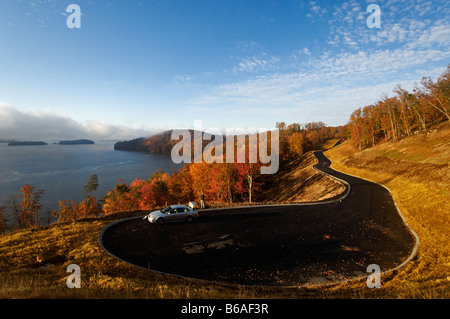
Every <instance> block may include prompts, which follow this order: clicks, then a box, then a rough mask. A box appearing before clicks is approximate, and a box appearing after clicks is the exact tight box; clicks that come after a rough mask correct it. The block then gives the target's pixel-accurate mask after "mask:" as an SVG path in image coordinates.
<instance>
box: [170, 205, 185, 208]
mask: <svg viewBox="0 0 450 319" xmlns="http://www.w3.org/2000/svg"><path fill="white" fill-rule="evenodd" d="M170 207H171V208H189V207H188V206H186V205H170Z"/></svg>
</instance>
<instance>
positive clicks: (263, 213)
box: [100, 152, 417, 286]
mask: <svg viewBox="0 0 450 319" xmlns="http://www.w3.org/2000/svg"><path fill="white" fill-rule="evenodd" d="M314 154H315V156H316V157H317V158H318V160H319V162H318V164H317V165H316V166H315V167H316V169H318V170H321V171H322V172H324V173H326V174H330V175H332V176H335V177H337V178H339V179H341V180H344V181H345V182H347V183H348V184H349V185H350V188H348V189H347V190H348V192H347V193H346V195H345V199H342V200H337V201H334V202H323V203H313V204H293V205H272V206H256V207H243V208H230V209H211V210H204V211H201V212H200V218H199V219H198V221H196V222H194V223H193V224H187V223H172V224H165V225H162V226H159V225H153V224H150V223H149V222H148V221H146V220H143V219H142V218H134V219H128V220H124V221H120V222H117V223H114V224H112V225H109V226H107V227H106V228H105V229H104V230H103V231H102V233H101V235H100V243H101V245H102V246H103V248H104V249H105V250H106V251H107V252H109V253H110V254H112V255H114V256H116V257H118V258H120V259H122V260H124V261H127V262H129V263H132V264H135V265H137V266H140V267H144V268H148V269H151V270H153V271H158V272H163V273H169V274H173V275H178V276H183V277H189V278H197V279H205V280H210V281H219V282H226V283H237V284H246V285H267V286H302V285H305V284H322V283H330V282H336V281H342V280H347V279H352V278H355V277H363V276H368V273H367V272H366V269H367V266H369V265H370V264H377V265H379V266H380V268H381V271H382V272H385V271H387V270H390V269H392V268H396V267H398V266H399V265H401V264H402V263H403V262H405V260H407V259H408V258H410V257H411V256H412V255H413V253H414V252H415V250H416V248H417V247H416V241H417V239H416V237H415V235H413V234H412V233H411V231H410V230H409V229H408V227H407V226H406V225H405V224H404V222H403V220H402V218H401V217H400V215H399V213H398V211H397V209H396V206H395V203H394V202H393V199H392V197H391V195H390V193H389V191H388V190H387V189H386V188H384V187H382V186H381V185H378V184H375V183H371V182H369V181H366V180H362V179H360V178H357V177H353V176H349V175H346V174H343V173H340V172H337V171H335V170H333V169H331V168H330V167H329V166H330V163H331V162H330V161H329V160H328V159H327V158H326V157H325V155H323V153H322V152H315V153H314Z"/></svg>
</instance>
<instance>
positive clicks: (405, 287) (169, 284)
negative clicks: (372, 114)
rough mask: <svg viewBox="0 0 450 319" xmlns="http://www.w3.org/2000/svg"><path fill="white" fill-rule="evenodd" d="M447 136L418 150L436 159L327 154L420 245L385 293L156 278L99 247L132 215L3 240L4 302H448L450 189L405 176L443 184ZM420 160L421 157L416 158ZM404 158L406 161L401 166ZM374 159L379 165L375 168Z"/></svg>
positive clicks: (345, 148) (387, 148)
mask: <svg viewBox="0 0 450 319" xmlns="http://www.w3.org/2000/svg"><path fill="white" fill-rule="evenodd" d="M442 132H444V133H442ZM448 132H450V129H449V128H448V127H444V128H443V129H441V130H439V131H437V132H432V133H430V134H429V135H427V137H426V138H425V141H424V142H423V143H420V142H417V143H418V144H422V147H428V148H430V147H432V148H433V150H434V153H432V155H427V153H424V152H422V151H420V150H421V147H419V146H418V148H417V151H414V153H413V151H412V150H413V148H412V144H413V143H408V141H407V140H405V141H403V142H400V143H403V144H401V145H403V146H402V147H403V148H399V147H397V146H396V145H395V144H389V145H388V144H386V145H381V146H379V147H377V148H374V149H372V150H367V151H365V152H361V153H358V154H357V153H356V151H355V150H354V149H353V148H352V147H351V146H349V144H347V143H344V144H342V145H340V146H338V147H336V148H333V149H332V150H329V151H328V152H327V155H328V156H329V157H330V158H331V159H332V160H333V162H334V164H333V166H334V167H335V168H336V169H339V170H342V171H345V172H349V173H353V174H357V175H359V176H362V177H365V178H368V179H372V180H374V181H379V182H382V183H384V184H385V185H386V186H388V187H389V188H390V189H391V190H392V191H393V193H394V196H395V198H396V200H397V201H398V202H399V204H400V206H401V209H402V212H403V213H404V215H405V216H406V218H407V219H408V222H409V223H410V224H411V226H412V227H413V228H414V229H415V230H416V231H417V232H418V233H419V236H420V237H421V246H420V251H419V255H418V258H417V259H415V260H414V261H413V262H411V263H410V264H409V265H407V266H406V267H405V268H404V269H401V270H400V271H398V272H397V273H396V274H390V275H386V276H384V277H383V278H382V288H381V289H375V290H373V289H372V290H371V289H368V288H367V287H366V284H365V282H364V281H356V282H350V283H344V284H336V285H331V286H326V287H309V288H301V289H268V288H257V287H243V286H231V287H230V286H226V285H217V284H209V283H206V284H205V283H204V282H201V281H185V280H181V279H178V278H173V277H171V276H164V275H160V274H154V273H152V272H148V271H146V270H142V269H138V268H136V267H133V266H130V265H128V264H125V263H123V262H121V261H119V260H117V259H115V258H113V257H111V256H109V255H108V254H107V253H105V252H104V251H103V250H102V249H101V248H100V246H99V244H98V235H99V233H100V231H101V229H102V228H103V227H104V226H106V225H107V224H109V223H111V222H113V221H115V220H120V219H123V218H125V217H129V216H133V215H142V214H143V212H130V213H121V214H117V215H113V216H108V217H103V218H99V219H89V220H81V221H77V222H70V223H63V224H55V225H51V226H48V227H44V228H42V229H39V230H30V229H28V230H19V231H15V232H13V233H10V234H7V235H1V236H0V298H67V297H69V298H71V297H74V298H165V299H167V298H396V297H400V298H409V297H410V298H436V297H444V298H448V297H449V289H448V288H449V282H450V281H448V278H449V275H450V274H449V269H450V260H449V254H448V252H449V251H448V247H447V245H446V244H447V238H448V237H449V236H448V235H449V216H448V212H449V211H450V210H449V207H448V203H449V194H448V189H450V188H449V187H448V184H447V183H448V181H446V180H445V179H440V180H436V181H434V180H432V179H429V178H427V176H432V175H429V174H423V175H424V176H423V177H425V181H423V180H416V178H415V177H414V176H413V175H411V176H409V173H407V171H404V172H402V167H403V166H404V164H405V163H406V164H410V162H412V163H414V164H415V165H416V164H417V165H418V164H436V165H438V166H437V167H438V168H437V169H438V170H440V171H439V172H440V173H439V172H437V173H436V174H437V175H438V176H439V174H444V173H446V174H448V166H447V170H446V169H445V167H444V166H442V167H441V166H439V165H442V164H446V165H448V160H449V158H450V157H449V154H448V153H446V152H448V151H449V147H448V141H449V140H450V139H449V138H448V135H445V134H448ZM432 134H435V135H432ZM446 143H447V144H446ZM399 145H400V144H399ZM432 145H434V146H432ZM394 151H397V152H401V153H402V154H404V155H402V154H399V153H395V152H394ZM382 154H384V155H382ZM417 154H419V155H421V156H424V157H421V158H418V157H417ZM400 156H404V157H407V158H403V159H401V160H399V157H400ZM414 156H415V157H414ZM392 157H397V158H396V159H393V158H392ZM374 158H376V159H377V160H375V161H374V160H373V159H374ZM304 159H308V156H305V157H304ZM379 160H383V161H388V162H387V163H388V164H389V165H388V166H389V168H390V169H391V170H392V171H389V172H388V171H387V170H386V169H385V168H386V165H385V164H386V163H385V164H384V165H383V166H381V167H377V165H376V164H377V162H378V161H379ZM445 161H447V162H445ZM307 162H308V165H304V164H305V162H300V163H298V164H299V166H300V167H301V168H300V169H299V168H298V167H297V168H296V169H294V167H292V165H294V164H295V160H294V161H292V162H291V163H290V164H291V167H292V169H293V171H292V174H290V173H289V167H290V166H289V163H288V165H287V166H285V167H284V169H282V170H281V172H280V176H284V177H285V178H281V179H280V180H278V182H279V183H282V184H283V183H284V184H283V185H289V183H292V180H291V178H292V175H295V176H298V177H301V178H308V177H310V176H312V175H311V174H313V173H312V171H311V165H312V164H314V162H313V161H311V159H310V158H309V160H307ZM395 167H397V168H398V169H399V171H396V170H395ZM424 167H425V166H424ZM426 167H427V169H428V166H426ZM372 169H373V171H372ZM433 176H434V175H433ZM412 180H414V181H412ZM447 180H448V179H447ZM324 181H325V180H322V182H324ZM328 182H329V181H328ZM318 190H319V188H316V187H313V188H310V192H308V193H307V194H306V193H305V194H304V195H305V196H310V198H308V200H310V199H314V198H315V199H318V197H314V196H319V197H320V196H324V195H325V196H331V193H329V194H324V193H323V192H321V191H318ZM325 193H327V191H326V192H325ZM280 194H281V195H280V197H279V198H276V197H273V198H272V200H282V201H286V200H293V201H302V199H301V198H295V196H293V195H292V194H287V193H280ZM313 194H315V195H314V196H313ZM417 194H421V196H417ZM281 197H282V198H281ZM72 263H75V264H78V265H79V266H80V268H81V275H82V282H81V285H82V288H81V289H68V288H67V286H66V279H67V277H68V276H69V274H68V273H67V272H66V269H67V266H68V265H70V264H72Z"/></svg>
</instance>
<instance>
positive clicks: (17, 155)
mask: <svg viewBox="0 0 450 319" xmlns="http://www.w3.org/2000/svg"><path fill="white" fill-rule="evenodd" d="M113 146H114V143H112V142H99V143H96V144H94V145H57V144H48V145H46V146H8V144H2V143H0V205H3V206H10V205H11V197H15V196H17V195H18V194H19V189H20V187H21V186H22V185H24V184H30V185H32V186H35V187H36V190H38V189H42V190H44V191H45V194H44V195H43V197H42V200H41V203H42V204H43V208H42V211H41V215H42V216H43V217H44V216H45V217H44V219H46V216H47V215H48V212H49V211H51V210H54V209H58V207H59V205H58V201H59V200H66V199H68V200H74V201H76V202H80V201H81V200H83V199H84V198H85V197H86V192H85V190H84V189H83V187H84V186H85V185H86V184H87V182H88V180H89V177H90V176H91V175H93V174H97V175H98V182H99V187H98V189H97V191H95V192H94V193H93V195H94V196H95V197H97V198H98V199H99V198H101V197H103V196H105V195H106V194H107V193H108V191H109V190H111V189H113V188H114V187H115V185H116V184H117V183H118V181H120V180H121V179H123V181H124V182H126V183H131V182H132V181H133V180H134V179H136V178H137V179H147V178H149V177H150V176H151V175H152V173H153V172H155V171H157V170H159V169H162V170H163V171H165V172H167V173H169V174H172V172H173V171H174V170H178V169H180V168H181V167H182V166H183V164H175V163H174V162H173V161H172V160H171V157H170V156H169V155H162V154H146V153H138V152H124V151H115V150H114V149H113ZM43 222H44V224H45V223H46V221H43Z"/></svg>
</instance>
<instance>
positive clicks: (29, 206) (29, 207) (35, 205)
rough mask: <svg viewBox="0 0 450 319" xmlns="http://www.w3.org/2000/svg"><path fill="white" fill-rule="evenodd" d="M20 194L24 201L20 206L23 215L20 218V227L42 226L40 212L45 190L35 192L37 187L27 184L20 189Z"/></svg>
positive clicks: (19, 196)
mask: <svg viewBox="0 0 450 319" xmlns="http://www.w3.org/2000/svg"><path fill="white" fill-rule="evenodd" d="M19 192H20V194H19V195H17V197H18V198H21V199H22V201H21V202H20V203H19V204H18V206H19V207H20V209H21V210H22V213H21V214H20V216H19V220H20V225H22V226H24V227H31V226H36V225H37V226H40V216H39V211H40V210H41V208H42V204H41V203H40V200H41V197H42V195H43V194H44V191H43V190H38V191H35V187H34V186H31V185H29V184H25V185H23V186H22V187H21V188H20V191H19Z"/></svg>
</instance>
